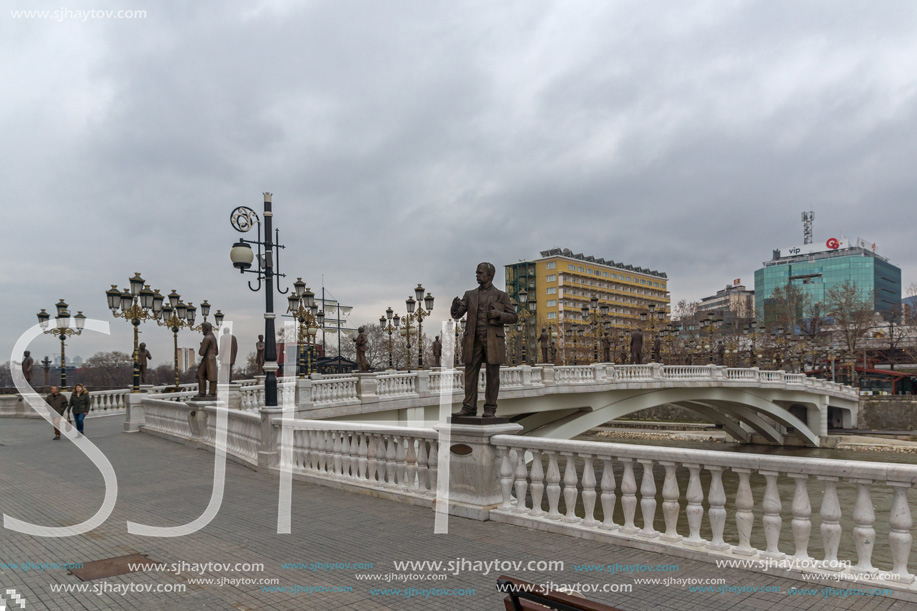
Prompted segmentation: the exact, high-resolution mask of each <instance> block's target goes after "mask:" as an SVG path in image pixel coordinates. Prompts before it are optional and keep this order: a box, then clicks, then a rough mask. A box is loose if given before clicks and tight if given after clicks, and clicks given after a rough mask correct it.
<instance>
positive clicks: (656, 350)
mask: <svg viewBox="0 0 917 611" xmlns="http://www.w3.org/2000/svg"><path fill="white" fill-rule="evenodd" d="M653 362H654V363H661V362H662V339H661V338H660V337H659V336H658V335H657V336H656V339H654V340H653Z"/></svg>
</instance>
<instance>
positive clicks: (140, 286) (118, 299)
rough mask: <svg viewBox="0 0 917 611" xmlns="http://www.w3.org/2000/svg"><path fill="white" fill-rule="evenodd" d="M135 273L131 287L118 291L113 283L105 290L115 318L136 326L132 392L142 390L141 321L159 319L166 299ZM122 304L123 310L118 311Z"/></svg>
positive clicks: (131, 280) (109, 306)
mask: <svg viewBox="0 0 917 611" xmlns="http://www.w3.org/2000/svg"><path fill="white" fill-rule="evenodd" d="M145 282H146V281H145V280H144V279H143V278H141V277H140V274H139V273H135V274H134V277H133V278H131V279H130V285H131V287H130V289H124V290H123V291H118V285H117V284H113V285H111V288H110V289H108V290H107V291H105V296H106V297H107V298H108V308H109V309H110V310H111V314H112V316H114V317H115V318H123V319H124V320H129V321H130V322H131V324H132V325H133V326H134V375H133V382H132V384H131V392H140V349H139V347H138V344H139V342H140V323H141V322H143V321H144V320H157V319H159V317H160V316H161V315H162V302H163V299H165V298H164V297H163V296H162V295H160V294H159V290H158V289H157V290H155V291H154V290H151V289H150V285H148V284H145ZM119 306H120V308H121V311H120V312H118V307H119Z"/></svg>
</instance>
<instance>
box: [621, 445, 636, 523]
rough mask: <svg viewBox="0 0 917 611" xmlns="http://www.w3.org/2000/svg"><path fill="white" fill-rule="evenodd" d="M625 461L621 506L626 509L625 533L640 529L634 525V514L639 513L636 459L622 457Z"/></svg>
mask: <svg viewBox="0 0 917 611" xmlns="http://www.w3.org/2000/svg"><path fill="white" fill-rule="evenodd" d="M621 462H622V463H624V476H623V477H622V478H621V507H622V508H623V509H624V527H623V528H622V529H621V531H622V532H625V533H635V532H637V531H638V530H639V529H638V528H637V527H636V526H635V525H634V515H635V514H636V513H637V480H636V479H635V478H634V459H632V458H622V459H621Z"/></svg>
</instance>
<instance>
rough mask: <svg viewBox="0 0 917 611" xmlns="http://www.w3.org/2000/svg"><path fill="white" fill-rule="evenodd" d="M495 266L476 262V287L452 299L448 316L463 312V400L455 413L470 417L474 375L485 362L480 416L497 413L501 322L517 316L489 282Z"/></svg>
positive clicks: (502, 344)
mask: <svg viewBox="0 0 917 611" xmlns="http://www.w3.org/2000/svg"><path fill="white" fill-rule="evenodd" d="M495 273H496V268H494V266H493V264H492V263H486V262H485V263H480V264H478V267H477V269H476V270H475V278H476V279H477V281H478V288H476V289H472V290H470V291H466V292H465V295H464V296H463V297H461V298H459V297H456V298H455V299H453V300H452V311H451V314H452V318H454V319H456V320H458V319H459V318H461V317H462V316H463V315H465V314H466V313H467V315H468V318H467V321H468V322H467V324H466V326H465V334H464V336H463V337H462V361H463V362H464V363H465V399H464V401H463V402H462V409H461V410H460V411H459V412H456V413H455V414H454V415H456V416H474V415H476V414H477V412H478V377H479V375H480V372H481V365H484V364H486V367H485V373H486V376H487V384H486V385H485V391H484V417H485V418H492V417H493V416H494V415H495V414H496V412H497V395H498V394H499V393H500V365H502V364H503V363H505V362H506V334H505V331H504V328H503V327H504V325H512V324H515V322H516V320H517V319H518V316H517V315H516V308H515V307H513V303H512V302H511V301H510V299H509V295H507V294H506V293H504V292H503V291H501V290H500V289H498V288H497V287H495V286H494V285H493V279H494V274H495Z"/></svg>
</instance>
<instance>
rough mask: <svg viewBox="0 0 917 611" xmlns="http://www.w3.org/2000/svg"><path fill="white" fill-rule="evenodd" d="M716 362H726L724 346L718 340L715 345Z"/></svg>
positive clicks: (723, 363) (720, 363)
mask: <svg viewBox="0 0 917 611" xmlns="http://www.w3.org/2000/svg"><path fill="white" fill-rule="evenodd" d="M716 364H717V365H725V364H726V346H725V345H724V344H723V342H718V343H717V345H716Z"/></svg>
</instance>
